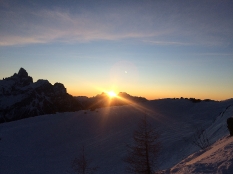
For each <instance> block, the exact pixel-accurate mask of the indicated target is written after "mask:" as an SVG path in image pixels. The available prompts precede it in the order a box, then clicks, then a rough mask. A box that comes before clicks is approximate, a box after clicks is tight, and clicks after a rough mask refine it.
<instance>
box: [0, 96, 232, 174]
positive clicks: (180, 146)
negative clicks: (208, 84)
mask: <svg viewBox="0 0 233 174" xmlns="http://www.w3.org/2000/svg"><path fill="white" fill-rule="evenodd" d="M226 108H227V109H226ZM145 113H146V114H147V115H148V116H149V120H150V122H151V124H153V125H154V126H155V127H156V128H157V130H158V132H159V133H160V141H161V143H162V146H163V149H162V150H161V156H160V157H159V159H158V162H159V169H160V170H164V171H162V172H163V173H170V172H173V173H207V172H208V171H210V172H209V173H221V172H222V173H224V172H225V173H227V172H229V171H231V173H233V169H232V161H233V154H232V149H233V148H232V146H233V141H232V139H233V137H227V136H228V134H229V133H228V130H227V127H226V119H227V118H228V117H230V116H233V100H232V99H231V100H227V101H222V102H213V101H210V102H200V103H193V102H191V101H188V100H185V99H183V100H172V99H164V100H154V101H148V102H146V103H144V104H140V105H131V106H115V107H110V108H108V107H107V108H102V109H97V110H95V111H89V110H88V111H78V112H70V113H57V114H53V115H43V116H37V117H33V118H27V119H23V120H18V121H14V122H9V123H3V124H0V138H1V140H0V164H1V167H0V168H1V171H0V173H7V174H16V173H25V174H31V173H35V174H36V173H38V174H39V173H43V174H46V173H61V174H63V173H67V174H68V173H74V172H73V170H72V168H71V163H72V161H73V160H74V158H75V157H78V155H79V153H80V150H81V147H82V146H83V145H84V146H85V149H86V151H87V155H88V158H90V159H92V163H93V165H94V166H98V167H99V170H98V171H97V173H111V174H114V173H115V174H120V173H125V171H124V168H125V164H124V162H123V161H122V158H123V157H124V156H125V154H126V148H125V146H126V143H130V142H131V140H132V134H133V131H134V130H135V128H136V127H137V124H138V121H139V119H140V117H142V116H144V114H145ZM196 126H203V127H205V128H206V132H207V134H208V136H209V138H210V142H211V143H214V144H213V145H212V146H210V147H208V148H207V149H205V150H202V151H200V149H198V147H196V146H194V145H193V144H192V143H191V142H190V141H185V139H186V140H189V139H191V138H192V136H193V134H194V131H195V129H194V128H195V127H196ZM186 157H187V158H186ZM180 161H181V162H180ZM172 166H173V167H172ZM170 167H172V169H171V170H170V169H168V168H170ZM165 169H167V170H165ZM184 170H185V171H184ZM186 171H187V172H186ZM203 171H204V172H203Z"/></svg>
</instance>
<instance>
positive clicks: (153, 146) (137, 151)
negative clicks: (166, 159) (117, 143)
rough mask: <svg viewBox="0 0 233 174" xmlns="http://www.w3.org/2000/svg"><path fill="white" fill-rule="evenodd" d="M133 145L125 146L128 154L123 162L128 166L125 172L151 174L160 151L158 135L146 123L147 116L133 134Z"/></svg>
mask: <svg viewBox="0 0 233 174" xmlns="http://www.w3.org/2000/svg"><path fill="white" fill-rule="evenodd" d="M133 140H134V143H133V145H127V150H128V154H127V156H126V157H125V158H124V161H125V162H126V163H127V164H128V165H127V167H126V171H127V172H129V173H135V174H152V173H154V170H155V167H156V159H157V157H158V152H159V150H160V143H159V142H158V133H157V132H156V131H155V129H154V128H152V126H151V125H150V124H149V123H148V120H147V116H144V117H143V119H142V120H141V121H140V123H139V126H138V129H137V130H136V131H134V134H133Z"/></svg>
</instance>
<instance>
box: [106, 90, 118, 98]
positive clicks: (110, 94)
mask: <svg viewBox="0 0 233 174" xmlns="http://www.w3.org/2000/svg"><path fill="white" fill-rule="evenodd" d="M108 96H109V97H110V98H113V97H116V96H117V94H116V93H115V92H114V91H109V92H108Z"/></svg>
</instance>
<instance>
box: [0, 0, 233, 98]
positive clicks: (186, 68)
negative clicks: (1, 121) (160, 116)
mask: <svg viewBox="0 0 233 174" xmlns="http://www.w3.org/2000/svg"><path fill="white" fill-rule="evenodd" d="M232 9H233V1H231V0H204V1H203V0H189V1H186V0H176V1H173V0H143V1H142V0H124V1H123V0H108V1H107V0H83V1H81V0H54V1H53V0H48V1H39V0H38V1H37V0H33V1H31V0H25V1H21V0H0V79H2V78H5V77H9V76H11V75H13V74H14V73H17V72H18V71H19V69H20V68H21V67H23V68H24V69H26V71H27V72H28V74H29V76H32V77H33V81H34V82H36V81H37V80H38V79H47V80H49V82H50V83H52V84H54V83H56V82H60V83H63V84H64V85H65V87H66V89H67V92H68V93H69V94H71V95H74V96H88V97H92V96H95V95H97V94H100V93H102V92H103V91H111V90H113V91H115V92H117V93H118V92H127V93H128V94H130V95H134V96H142V97H146V98H147V99H150V100H151V99H158V98H173V97H176V98H179V97H187V98H190V97H194V98H200V99H207V98H208V99H214V100H225V99H228V98H233V10H232Z"/></svg>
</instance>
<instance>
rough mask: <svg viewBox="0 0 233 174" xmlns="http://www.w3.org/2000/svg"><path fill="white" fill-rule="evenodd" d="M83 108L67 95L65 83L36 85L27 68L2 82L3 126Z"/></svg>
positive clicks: (44, 82)
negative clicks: (34, 117)
mask: <svg viewBox="0 0 233 174" xmlns="http://www.w3.org/2000/svg"><path fill="white" fill-rule="evenodd" d="M80 109H82V107H81V104H80V103H79V102H78V101H77V100H76V99H75V98H74V97H73V96H71V95H69V94H68V93H67V92H66V88H65V87H64V85H63V84H61V83H55V84H54V85H52V84H51V83H49V81H48V80H38V81H37V82H35V83H33V79H32V77H30V76H28V73H27V71H26V70H25V69H23V68H20V70H19V72H18V74H16V73H15V74H14V75H13V76H11V77H8V78H5V79H3V80H0V123H2V122H8V121H13V120H18V119H22V118H28V117H32V116H38V115H44V114H53V113H56V112H70V111H77V110H80Z"/></svg>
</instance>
